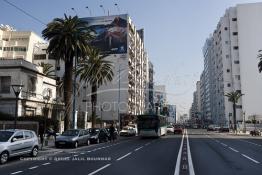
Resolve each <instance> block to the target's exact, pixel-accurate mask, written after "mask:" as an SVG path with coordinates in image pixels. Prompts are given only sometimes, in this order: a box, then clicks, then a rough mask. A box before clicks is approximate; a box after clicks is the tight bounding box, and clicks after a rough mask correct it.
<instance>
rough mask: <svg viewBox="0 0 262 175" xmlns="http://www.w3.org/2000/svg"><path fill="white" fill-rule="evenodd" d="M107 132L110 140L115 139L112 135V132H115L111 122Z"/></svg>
mask: <svg viewBox="0 0 262 175" xmlns="http://www.w3.org/2000/svg"><path fill="white" fill-rule="evenodd" d="M109 134H110V142H111V141H113V142H114V141H115V136H114V134H115V127H114V125H113V124H111V126H110V128H109Z"/></svg>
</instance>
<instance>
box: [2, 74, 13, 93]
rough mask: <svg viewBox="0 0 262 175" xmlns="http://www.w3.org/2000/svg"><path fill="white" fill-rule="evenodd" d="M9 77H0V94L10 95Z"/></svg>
mask: <svg viewBox="0 0 262 175" xmlns="http://www.w3.org/2000/svg"><path fill="white" fill-rule="evenodd" d="M10 86H11V77H10V76H2V77H0V93H10Z"/></svg>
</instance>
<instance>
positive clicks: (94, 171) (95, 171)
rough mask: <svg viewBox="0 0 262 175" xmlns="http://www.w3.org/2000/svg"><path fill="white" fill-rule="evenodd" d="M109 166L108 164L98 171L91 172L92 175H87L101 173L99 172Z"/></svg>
mask: <svg viewBox="0 0 262 175" xmlns="http://www.w3.org/2000/svg"><path fill="white" fill-rule="evenodd" d="M110 165H111V164H110V163H109V164H106V165H105V166H103V167H101V168H99V169H97V170H95V171H93V172H92V173H89V174H88V175H93V174H96V173H97V172H99V171H101V170H103V169H105V168H107V167H109V166H110Z"/></svg>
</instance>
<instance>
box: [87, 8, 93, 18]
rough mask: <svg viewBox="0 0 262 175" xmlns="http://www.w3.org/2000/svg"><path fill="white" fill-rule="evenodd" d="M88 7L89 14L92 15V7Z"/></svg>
mask: <svg viewBox="0 0 262 175" xmlns="http://www.w3.org/2000/svg"><path fill="white" fill-rule="evenodd" d="M86 9H88V11H89V15H90V16H92V12H91V9H90V8H89V7H88V6H86Z"/></svg>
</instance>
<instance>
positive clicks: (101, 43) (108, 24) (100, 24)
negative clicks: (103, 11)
mask: <svg viewBox="0 0 262 175" xmlns="http://www.w3.org/2000/svg"><path fill="white" fill-rule="evenodd" d="M82 20H84V21H86V22H88V28H89V29H91V31H92V32H91V34H92V35H93V37H94V38H93V39H92V40H91V41H90V45H91V46H94V47H96V48H98V49H100V51H101V52H102V53H103V54H125V53H127V15H114V16H103V17H88V18H82Z"/></svg>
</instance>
